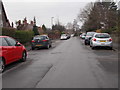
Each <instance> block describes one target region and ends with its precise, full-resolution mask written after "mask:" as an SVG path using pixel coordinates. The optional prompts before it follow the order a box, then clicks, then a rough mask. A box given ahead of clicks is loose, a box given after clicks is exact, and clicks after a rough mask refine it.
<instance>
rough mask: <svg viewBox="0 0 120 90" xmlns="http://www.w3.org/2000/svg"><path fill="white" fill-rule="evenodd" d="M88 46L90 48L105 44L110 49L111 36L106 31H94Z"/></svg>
mask: <svg viewBox="0 0 120 90" xmlns="http://www.w3.org/2000/svg"><path fill="white" fill-rule="evenodd" d="M90 46H91V48H92V49H94V48H95V47H106V46H107V47H109V48H110V49H112V38H111V37H110V35H109V34H108V33H96V34H94V35H93V37H92V39H91V40H90Z"/></svg>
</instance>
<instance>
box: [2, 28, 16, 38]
mask: <svg viewBox="0 0 120 90" xmlns="http://www.w3.org/2000/svg"><path fill="white" fill-rule="evenodd" d="M0 30H1V31H0V32H2V35H4V36H10V37H15V31H16V30H15V29H13V28H2V29H0Z"/></svg>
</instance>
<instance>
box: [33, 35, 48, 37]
mask: <svg viewBox="0 0 120 90" xmlns="http://www.w3.org/2000/svg"><path fill="white" fill-rule="evenodd" d="M38 36H48V35H36V36H34V37H38Z"/></svg>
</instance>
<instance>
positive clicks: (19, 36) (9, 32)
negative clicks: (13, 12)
mask: <svg viewBox="0 0 120 90" xmlns="http://www.w3.org/2000/svg"><path fill="white" fill-rule="evenodd" d="M0 32H2V33H0V35H3V36H10V37H13V38H15V39H16V40H18V41H19V42H21V43H22V44H25V43H27V42H29V41H31V38H32V37H33V35H34V33H33V31H30V30H29V31H28V30H27V31H25V30H24V31H23V30H16V29H13V28H2V29H0Z"/></svg>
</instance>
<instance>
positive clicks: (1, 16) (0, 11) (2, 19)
mask: <svg viewBox="0 0 120 90" xmlns="http://www.w3.org/2000/svg"><path fill="white" fill-rule="evenodd" d="M0 27H11V26H10V23H9V20H8V18H7V15H6V12H5V9H4V5H3V2H2V1H0Z"/></svg>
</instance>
